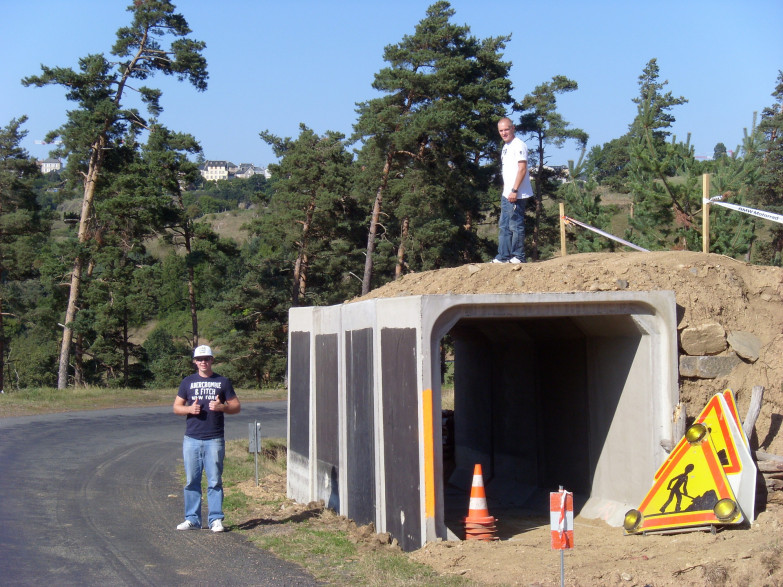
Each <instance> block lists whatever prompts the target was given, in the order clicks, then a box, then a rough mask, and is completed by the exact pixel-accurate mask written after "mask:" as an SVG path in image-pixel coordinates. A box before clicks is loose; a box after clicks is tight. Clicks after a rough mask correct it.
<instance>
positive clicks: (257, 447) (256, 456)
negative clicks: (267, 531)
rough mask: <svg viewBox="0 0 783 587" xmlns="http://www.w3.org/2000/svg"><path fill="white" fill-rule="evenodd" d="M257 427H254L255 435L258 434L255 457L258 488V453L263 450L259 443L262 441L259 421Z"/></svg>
mask: <svg viewBox="0 0 783 587" xmlns="http://www.w3.org/2000/svg"><path fill="white" fill-rule="evenodd" d="M255 422H256V425H255V427H254V430H255V434H256V452H255V455H254V460H255V464H256V487H258V452H259V451H260V450H261V446H260V445H259V442H260V441H261V438H260V436H261V435H260V434H259V425H258V420H256V421H255Z"/></svg>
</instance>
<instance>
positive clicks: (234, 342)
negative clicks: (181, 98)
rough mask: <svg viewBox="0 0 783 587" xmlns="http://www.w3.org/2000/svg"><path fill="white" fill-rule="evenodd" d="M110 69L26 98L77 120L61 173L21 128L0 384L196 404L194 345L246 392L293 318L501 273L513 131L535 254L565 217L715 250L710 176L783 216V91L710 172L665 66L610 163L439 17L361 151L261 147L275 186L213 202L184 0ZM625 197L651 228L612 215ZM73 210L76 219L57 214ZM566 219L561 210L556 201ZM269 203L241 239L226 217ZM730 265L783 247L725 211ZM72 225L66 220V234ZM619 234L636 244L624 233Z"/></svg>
mask: <svg viewBox="0 0 783 587" xmlns="http://www.w3.org/2000/svg"><path fill="white" fill-rule="evenodd" d="M128 12H129V13H130V15H131V19H130V23H129V24H128V26H125V27H122V28H120V29H119V30H118V31H117V39H116V42H115V44H114V46H113V47H112V48H111V52H110V55H111V57H107V56H105V55H104V54H102V53H98V54H92V55H88V56H86V57H84V58H81V59H80V60H79V67H78V69H77V70H74V69H70V68H61V67H49V66H45V65H44V66H42V67H41V72H40V73H39V74H37V75H31V76H29V77H26V78H25V79H23V80H22V83H23V84H25V85H27V86H34V87H41V86H48V85H54V86H59V87H62V88H63V89H64V91H65V94H66V97H67V98H68V100H69V101H71V102H73V103H74V108H73V109H71V110H69V111H68V112H67V113H66V115H65V116H66V122H65V123H64V124H63V125H62V126H61V127H60V128H58V129H55V130H53V131H51V132H50V133H49V135H48V136H47V140H48V141H53V140H55V139H58V140H59V141H60V143H59V147H58V148H57V149H56V150H55V151H54V152H53V155H54V156H58V157H61V158H63V159H65V160H66V161H67V164H66V167H65V169H64V170H63V172H62V174H57V175H54V176H49V177H42V176H41V174H40V172H39V171H38V168H37V165H36V164H35V161H34V160H32V159H31V158H30V157H29V154H28V153H27V152H26V151H25V150H24V149H23V148H21V146H20V145H21V142H22V140H23V138H24V136H25V134H26V133H25V131H24V129H23V126H24V123H25V122H26V117H25V116H20V117H19V118H15V119H13V120H11V121H10V122H9V123H8V125H7V126H5V127H4V128H2V129H0V247H2V248H0V277H1V281H0V362H1V363H2V365H0V366H1V367H2V369H0V374H2V381H0V388H2V389H5V390H12V389H16V388H24V387H33V386H55V385H56V386H57V387H59V388H66V387H68V386H81V385H101V386H108V387H111V386H134V387H140V386H173V385H176V384H177V383H178V381H179V379H180V378H181V377H182V376H183V375H184V374H186V373H188V372H190V371H191V367H190V365H189V354H190V349H192V348H193V347H194V346H196V345H198V344H199V343H204V342H208V343H210V344H212V345H214V346H215V347H217V348H218V349H219V356H220V358H221V359H222V360H223V363H222V364H221V365H220V371H221V373H222V374H225V375H228V376H230V377H232V378H233V379H234V380H235V383H236V384H237V385H245V386H260V385H265V384H276V383H279V382H280V381H281V380H282V379H283V377H284V375H285V366H286V360H287V356H286V345H287V313H288V309H289V308H291V307H292V306H300V305H328V304H337V303H341V302H343V301H345V300H347V299H350V298H353V297H356V296H358V295H361V294H365V293H367V292H369V291H370V290H371V289H373V288H377V287H379V286H381V285H383V284H384V283H387V282H388V281H390V280H394V279H397V278H399V277H400V276H402V275H404V274H406V273H410V272H415V271H424V270H430V269H438V268H443V267H453V266H456V265H460V264H464V263H472V262H484V261H487V260H489V259H491V257H492V256H493V255H494V252H495V248H496V240H495V239H496V234H495V231H494V229H493V228H492V227H493V223H494V222H496V219H497V215H498V213H499V198H500V184H499V180H498V171H499V169H498V163H499V162H498V159H499V157H498V155H499V147H500V144H499V140H498V138H497V137H496V124H497V120H498V119H499V118H500V117H502V116H506V115H509V114H510V115H512V118H513V119H514V121H515V123H516V124H517V129H518V134H520V135H522V136H523V138H524V139H525V140H526V141H527V143H528V146H529V147H530V153H531V169H532V175H533V183H534V188H535V197H534V203H533V205H532V206H530V207H529V211H528V215H527V219H526V222H527V223H528V224H529V227H528V230H527V233H528V234H529V235H531V237H530V239H529V242H528V243H527V245H526V246H527V248H528V253H529V255H530V258H531V259H533V260H538V259H546V258H548V257H551V256H552V255H553V254H555V251H556V250H557V249H558V247H559V233H558V230H557V225H558V217H557V206H556V203H557V202H565V203H566V206H567V209H568V210H569V215H571V216H573V217H575V218H578V219H580V220H582V221H583V222H586V223H588V224H590V225H593V226H596V227H597V228H601V229H604V230H611V229H612V223H613V222H616V219H617V218H618V216H623V217H624V222H622V223H621V225H622V231H623V235H622V236H624V238H626V239H628V240H630V241H632V242H634V243H636V244H638V245H640V246H644V247H646V248H649V249H653V250H664V249H690V250H700V243H701V233H700V230H701V220H700V218H699V215H700V214H701V197H702V196H701V184H700V177H701V174H703V173H711V174H712V177H713V179H712V185H713V186H714V187H715V188H716V189H717V190H718V192H719V193H721V194H726V195H727V196H729V197H730V198H731V201H733V202H734V203H740V204H744V205H747V206H756V207H760V208H763V209H765V210H768V211H773V212H778V213H780V212H783V139H781V129H783V113H782V112H781V106H782V105H783V73H781V74H780V75H779V77H778V79H777V80H776V83H777V86H776V87H775V88H774V89H773V92H772V97H773V102H772V104H771V105H770V106H769V107H767V108H764V109H763V111H762V112H761V117H760V120H759V121H758V124H756V120H754V121H753V124H752V126H751V127H750V129H746V132H745V138H744V140H743V144H742V145H740V146H738V148H737V149H736V150H735V151H734V152H733V153H732V154H731V155H729V154H728V153H727V150H726V148H725V145H722V144H719V145H716V148H715V157H714V158H713V160H711V161H699V160H697V159H696V157H695V156H694V149H693V147H692V146H691V145H690V144H689V142H690V139H689V137H688V138H686V140H685V141H681V140H678V139H677V137H675V136H672V134H671V132H670V129H671V125H672V123H673V122H674V120H675V118H674V111H675V109H676V107H677V106H679V105H681V104H683V103H685V102H687V100H686V98H685V97H682V96H675V95H674V94H673V93H672V92H671V91H669V90H668V89H667V87H666V86H667V85H668V82H666V81H663V80H661V77H660V71H659V68H658V64H657V61H656V60H655V59H651V60H650V61H649V62H648V63H647V64H646V65H645V67H644V69H643V71H642V73H641V75H640V76H639V81H638V85H639V94H638V96H636V97H634V98H632V99H633V101H634V102H635V103H636V105H637V114H636V116H635V118H634V120H632V121H629V126H628V132H627V133H626V134H625V135H623V136H622V137H619V138H617V139H614V140H612V141H610V142H608V143H606V144H604V145H600V146H594V147H592V149H591V150H590V151H589V152H588V151H587V144H588V139H589V137H588V135H587V133H585V132H584V131H583V130H581V129H579V128H576V127H573V126H572V125H571V124H570V123H569V122H568V121H566V120H565V119H564V118H563V117H562V115H561V114H560V113H559V112H558V110H557V98H558V96H559V95H561V94H563V93H565V92H573V91H577V90H578V84H577V82H576V81H573V80H570V79H568V78H566V77H564V76H560V75H555V76H553V78H552V79H551V80H549V81H545V82H543V83H541V84H540V85H538V86H536V87H535V88H534V90H533V91H532V92H531V93H530V94H528V95H525V96H524V97H523V98H522V99H521V100H517V99H515V98H514V97H513V96H512V85H511V82H510V81H509V79H508V75H509V71H510V68H511V63H510V62H509V61H506V60H505V59H504V55H503V51H504V49H505V46H506V44H507V43H508V41H509V40H510V36H499V37H490V38H486V39H478V38H476V37H475V36H473V35H472V34H471V33H470V28H469V27H468V26H466V25H457V24H455V23H454V21H453V17H454V14H455V13H454V10H453V9H452V8H451V6H450V5H449V3H448V2H446V1H439V2H436V3H434V4H433V5H431V6H430V7H429V8H428V9H427V11H426V14H425V16H424V18H423V19H422V20H421V21H420V22H419V23H418V24H417V25H416V27H415V30H414V31H413V32H412V33H411V34H409V35H405V36H404V37H403V39H402V40H401V41H400V42H398V43H396V44H393V45H389V46H387V47H386V48H385V50H384V54H383V58H384V62H385V63H386V66H385V67H383V68H382V69H381V70H380V71H379V72H378V73H376V74H375V76H374V79H373V80H372V86H373V88H375V89H376V90H378V92H379V94H380V96H379V97H377V98H373V99H370V100H367V101H365V102H362V103H360V104H358V105H357V120H356V123H355V125H354V132H353V134H352V135H351V136H345V135H343V134H341V133H339V132H333V131H328V132H326V133H324V134H323V135H319V134H317V133H315V132H314V131H313V130H311V129H310V128H308V127H307V126H306V124H304V123H303V124H300V128H299V135H298V136H297V137H278V136H275V135H273V134H272V133H270V132H268V131H260V133H259V140H262V141H265V142H266V143H268V144H269V145H270V146H271V147H272V149H273V151H274V153H275V155H276V156H277V158H278V161H279V162H278V163H276V164H273V165H271V166H270V171H271V172H272V178H271V180H266V179H265V178H263V177H256V178H253V179H252V180H231V181H226V182H217V183H214V182H212V183H210V184H204V182H203V180H202V179H201V177H200V174H199V172H198V161H199V160H203V155H202V154H201V148H200V145H199V143H198V141H197V139H196V138H195V137H193V136H191V135H188V134H185V133H179V132H177V131H175V130H172V129H169V128H167V127H166V126H165V125H164V124H163V123H162V122H161V120H160V115H161V113H162V111H163V108H162V105H161V104H162V102H161V97H162V93H161V91H160V90H158V89H156V88H154V87H149V86H147V85H146V84H147V82H148V80H150V79H152V78H154V77H155V76H156V75H171V76H175V77H176V78H177V79H178V80H180V81H182V82H186V83H190V84H191V85H192V86H193V88H194V90H195V91H206V90H207V82H208V72H207V63H206V59H205V58H204V56H203V49H204V44H203V43H202V42H200V41H198V40H195V39H194V38H192V36H191V34H192V31H191V30H190V28H189V27H188V24H187V21H186V20H185V18H184V16H183V15H181V14H179V13H177V12H176V8H175V6H174V5H173V4H172V3H171V2H169V1H167V0H145V1H144V2H135V3H134V4H132V5H131V6H129V7H128ZM566 141H574V142H576V144H578V145H579V146H580V147H581V149H582V156H581V157H580V158H579V160H578V161H576V162H573V161H571V162H569V166H568V174H567V175H566V176H565V178H564V177H563V175H562V174H559V175H558V174H557V173H555V170H553V169H552V168H551V167H549V166H547V165H546V163H547V161H548V155H549V154H551V150H552V148H555V147H560V146H562V145H563V144H564V143H565V142H566ZM607 191H612V192H614V193H621V194H625V197H626V198H627V201H628V202H630V208H629V209H628V210H619V209H617V208H616V207H614V208H613V207H612V206H607V205H604V204H603V203H602V199H601V198H602V195H604V194H606V193H607ZM66 203H70V204H71V207H70V208H69V210H70V213H69V214H65V213H64V214H63V215H62V216H61V217H58V216H57V214H56V210H57V209H58V207H59V209H62V208H63V206H65V205H66ZM553 204H554V205H553ZM240 207H241V208H249V209H252V213H250V214H248V222H247V225H246V227H245V229H246V233H247V235H248V237H247V238H246V239H243V240H242V241H241V242H240V240H238V239H236V238H231V236H230V235H225V234H220V233H218V232H216V231H215V230H214V229H213V228H212V227H211V225H210V224H209V222H207V220H206V218H205V214H207V213H211V212H222V211H229V210H235V209H237V208H240ZM713 214H714V217H713V219H712V222H711V232H712V234H711V238H710V242H711V243H712V244H711V247H712V250H713V251H714V252H719V253H723V254H726V255H730V256H734V257H741V258H744V259H746V260H748V261H750V262H754V263H763V264H776V265H780V264H781V250H782V249H783V229H781V228H777V227H775V226H772V227H770V226H769V223H766V222H764V221H759V220H757V219H756V218H755V217H752V216H749V217H743V216H742V215H737V214H732V213H730V212H726V211H725V210H723V209H720V210H714V211H713ZM63 220H65V221H66V222H63ZM615 228H616V227H615ZM568 246H569V248H570V249H571V250H573V251H575V252H588V251H613V250H615V244H614V243H612V242H607V241H606V240H605V239H602V237H599V236H596V235H594V234H593V233H589V232H574V233H571V234H569V244H568Z"/></svg>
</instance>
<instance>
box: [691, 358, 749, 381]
mask: <svg viewBox="0 0 783 587" xmlns="http://www.w3.org/2000/svg"><path fill="white" fill-rule="evenodd" d="M739 363H740V359H739V357H738V356H737V355H735V354H734V353H731V354H729V355H721V356H719V357H715V356H699V357H693V356H686V355H680V376H681V377H698V378H699V379H715V378H716V377H725V376H727V375H728V374H729V373H731V370H732V369H734V367H736V366H737V365H738V364H739Z"/></svg>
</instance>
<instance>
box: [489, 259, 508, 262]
mask: <svg viewBox="0 0 783 587" xmlns="http://www.w3.org/2000/svg"><path fill="white" fill-rule="evenodd" d="M492 262H493V263H508V261H501V260H500V259H497V258H495V259H492Z"/></svg>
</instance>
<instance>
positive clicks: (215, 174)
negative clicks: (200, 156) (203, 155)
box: [199, 161, 272, 181]
mask: <svg viewBox="0 0 783 587" xmlns="http://www.w3.org/2000/svg"><path fill="white" fill-rule="evenodd" d="M199 171H200V172H201V177H203V178H204V179H205V180H207V181H220V180H222V179H231V178H233V177H237V178H240V179H247V178H249V177H252V176H253V175H263V176H264V177H266V178H267V179H269V178H270V177H272V174H270V173H269V170H267V169H264V168H263V167H256V166H255V165H253V164H252V163H242V164H241V165H238V166H237V165H235V164H234V163H231V162H230V161H204V164H203V165H201V166H200V167H199Z"/></svg>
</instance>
